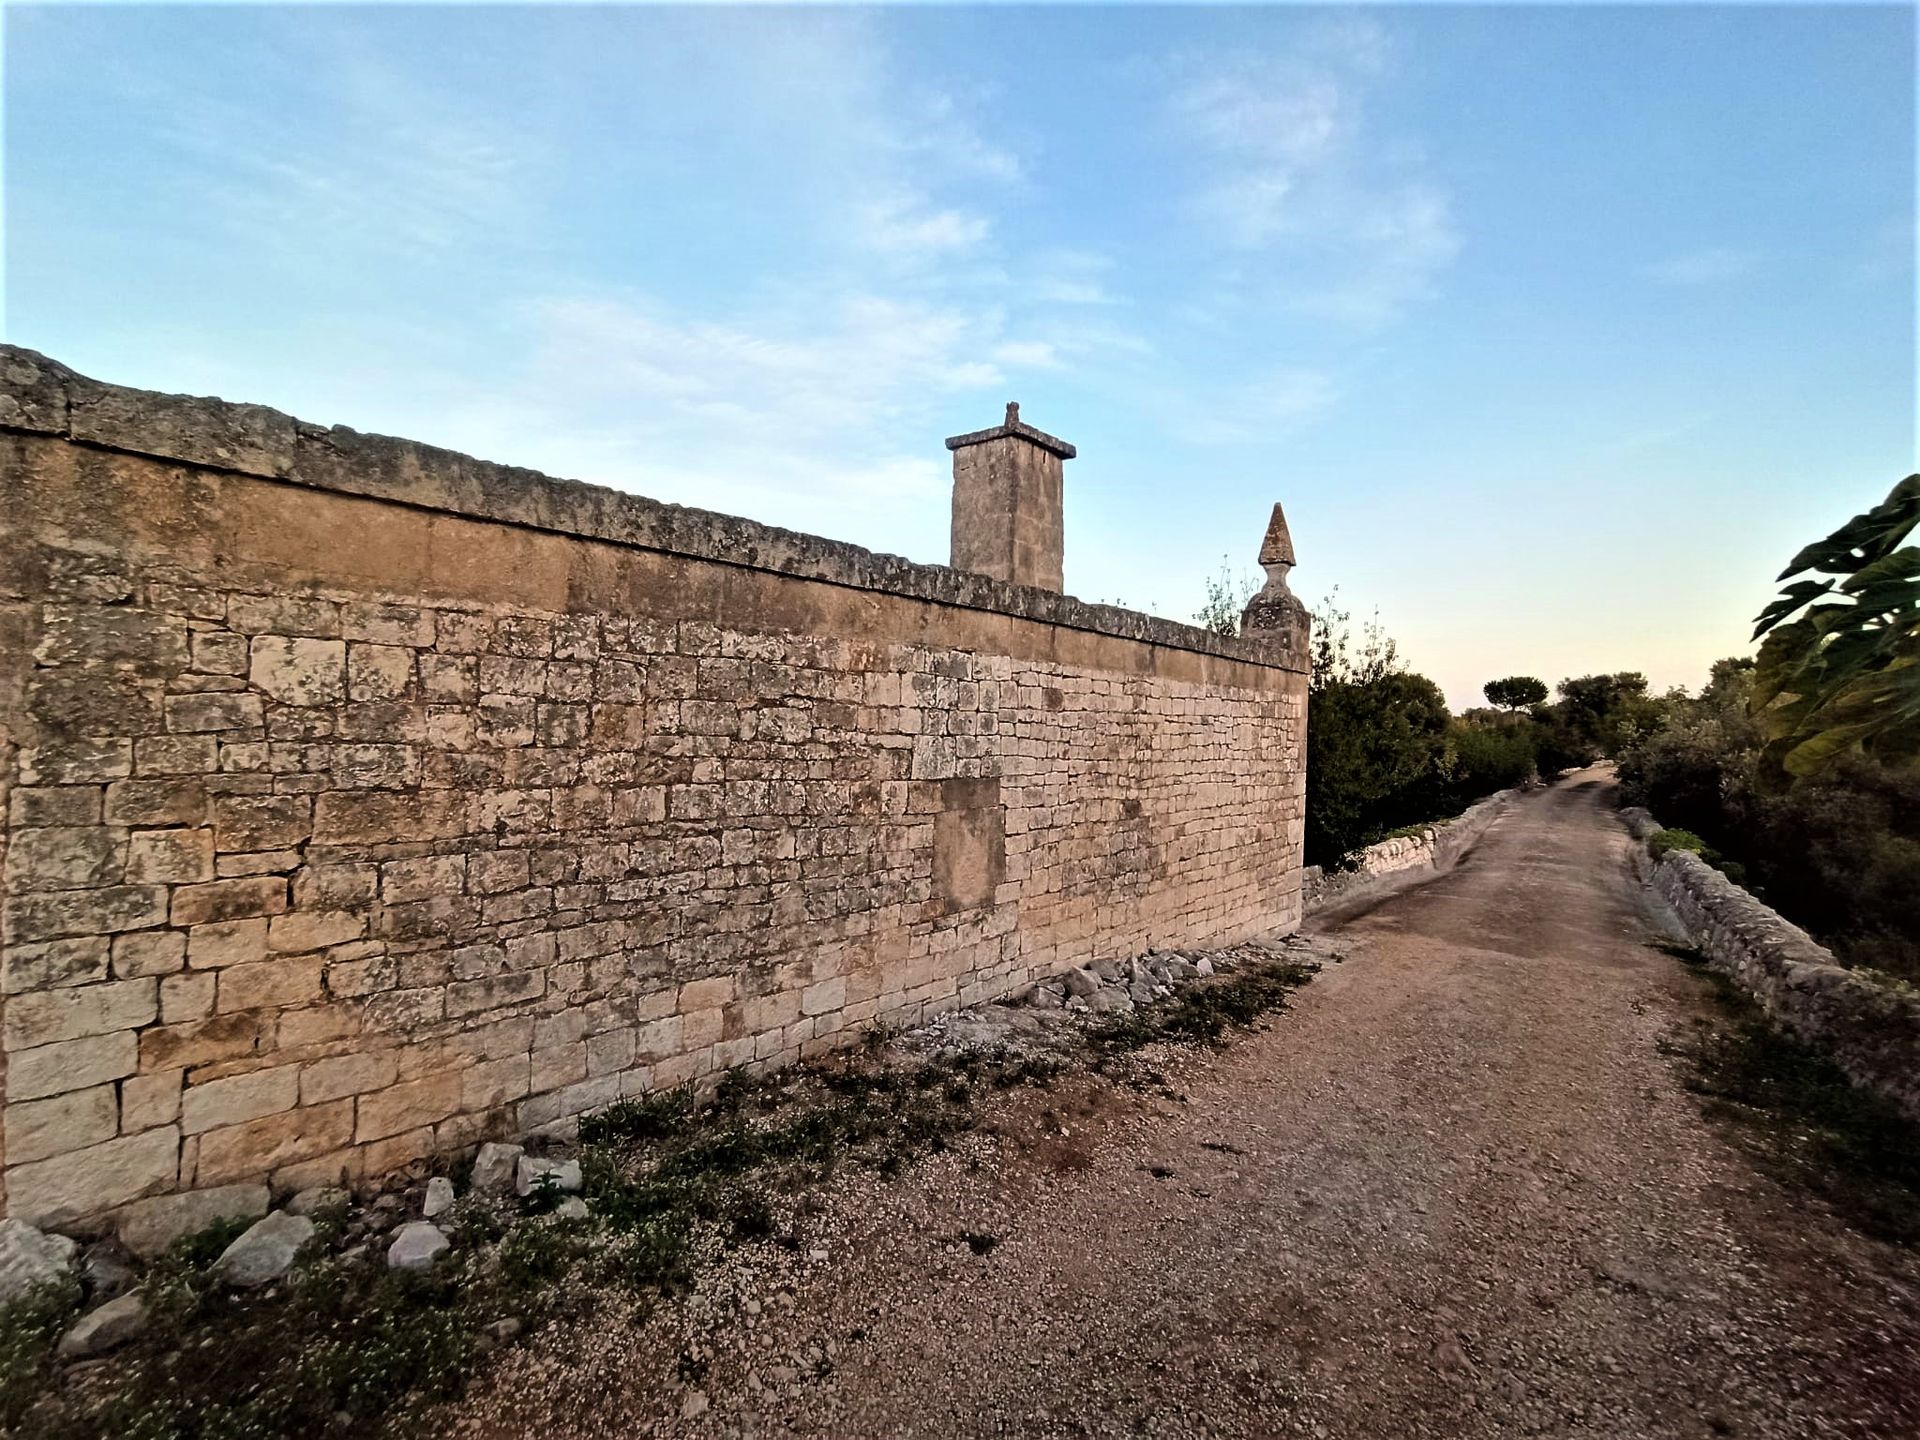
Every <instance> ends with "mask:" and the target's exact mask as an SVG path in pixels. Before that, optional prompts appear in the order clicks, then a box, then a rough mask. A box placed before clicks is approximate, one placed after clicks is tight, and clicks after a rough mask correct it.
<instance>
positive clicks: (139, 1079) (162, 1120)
mask: <svg viewBox="0 0 1920 1440" xmlns="http://www.w3.org/2000/svg"><path fill="white" fill-rule="evenodd" d="M185 1073H186V1072H184V1071H181V1070H162V1071H159V1072H157V1073H155V1074H152V1075H129V1076H128V1077H127V1078H126V1079H125V1080H122V1081H121V1082H120V1131H121V1133H122V1134H124V1135H131V1134H134V1133H135V1132H136V1131H140V1130H151V1129H153V1128H154V1127H155V1126H156V1125H171V1124H173V1123H174V1122H175V1121H176V1120H178V1119H179V1118H180V1092H181V1084H182V1081H183V1080H184V1078H185Z"/></svg>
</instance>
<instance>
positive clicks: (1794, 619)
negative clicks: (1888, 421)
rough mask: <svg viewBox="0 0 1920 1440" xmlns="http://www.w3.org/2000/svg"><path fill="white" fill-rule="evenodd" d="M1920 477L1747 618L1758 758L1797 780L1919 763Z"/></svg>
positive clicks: (1798, 561)
mask: <svg viewBox="0 0 1920 1440" xmlns="http://www.w3.org/2000/svg"><path fill="white" fill-rule="evenodd" d="M1916 524H1920V475H1909V476H1908V477H1907V478H1906V479H1904V480H1902V481H1901V482H1900V483H1899V484H1898V485H1895V486H1894V487H1893V490H1892V491H1891V493H1889V494H1888V496H1887V498H1886V499H1885V500H1883V501H1881V502H1880V504H1878V505H1876V506H1874V507H1873V508H1872V509H1871V510H1867V511H1865V512H1863V513H1861V514H1859V515H1856V516H1854V517H1853V519H1851V520H1849V521H1848V522H1847V523H1846V524H1845V525H1842V526H1841V527H1840V528H1839V529H1838V530H1836V531H1834V532H1833V533H1832V534H1831V535H1829V536H1827V537H1826V539H1824V540H1819V541H1816V542H1815V543H1814V544H1812V545H1809V546H1807V548H1806V549H1804V550H1802V551H1801V552H1800V553H1799V554H1798V555H1796V556H1794V557H1793V561H1792V563H1790V564H1789V565H1788V566H1787V568H1786V569H1785V570H1782V571H1781V572H1780V576H1779V578H1780V579H1781V580H1783V581H1785V580H1791V579H1793V577H1794V576H1795V575H1800V574H1803V573H1806V572H1808V571H1812V572H1814V573H1815V574H1819V575H1824V576H1828V577H1830V578H1828V579H1824V580H1813V579H1808V580H1797V581H1794V583H1793V584H1791V585H1787V586H1786V587H1785V588H1784V589H1783V590H1782V591H1781V593H1780V595H1779V597H1778V598H1777V599H1775V600H1774V602H1773V603H1772V604H1771V605H1769V606H1767V608H1766V609H1764V610H1762V611H1761V612H1760V614H1759V616H1758V617H1757V618H1756V620H1755V622H1754V631H1753V638H1754V639H1756V640H1759V639H1760V638H1761V637H1762V636H1764V637H1766V638H1765V643H1764V644H1762V645H1761V647H1760V655H1759V659H1758V661H1757V663H1756V664H1755V667H1754V678H1753V699H1752V704H1753V714H1754V718H1755V720H1756V721H1757V722H1758V723H1759V726H1760V730H1761V733H1762V734H1763V735H1764V736H1765V737H1766V739H1767V742H1768V745H1767V753H1768V756H1769V758H1770V759H1771V760H1773V761H1774V762H1776V763H1777V764H1778V765H1779V766H1780V767H1781V768H1782V769H1784V770H1785V771H1786V773H1787V774H1788V775H1790V776H1792V777H1793V778H1794V779H1796V780H1801V779H1806V778H1807V777H1810V776H1814V775H1819V774H1822V773H1824V772H1825V771H1827V770H1829V769H1831V768H1832V767H1833V766H1834V765H1835V764H1836V763H1838V762H1839V761H1840V760H1841V759H1842V758H1843V757H1845V756H1848V755H1864V756H1868V757H1871V758H1873V759H1876V760H1879V761H1882V762H1885V763H1889V764H1904V763H1906V762H1908V761H1911V760H1913V759H1914V758H1915V757H1916V756H1920V546H1914V545H1905V546H1903V545H1902V544H1901V541H1903V540H1905V539H1906V538H1907V536H1908V535H1910V534H1911V533H1912V532H1913V529H1914V526H1915V525H1916Z"/></svg>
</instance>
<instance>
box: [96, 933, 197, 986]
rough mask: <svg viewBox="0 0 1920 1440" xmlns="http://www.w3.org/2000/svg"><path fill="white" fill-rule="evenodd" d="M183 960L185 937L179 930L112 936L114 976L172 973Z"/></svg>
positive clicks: (128, 976)
mask: <svg viewBox="0 0 1920 1440" xmlns="http://www.w3.org/2000/svg"><path fill="white" fill-rule="evenodd" d="M186 963H187V937H186V936H184V935H182V934H181V933H180V932H179V931H178V930H141V931H137V932H135V933H133V934H128V935H116V936H114V938H113V975H114V978H115V979H116V980H137V979H140V978H142V977H144V976H149V975H171V974H173V973H174V972H175V971H177V970H179V969H180V968H181V967H182V966H184V965H185V964H186Z"/></svg>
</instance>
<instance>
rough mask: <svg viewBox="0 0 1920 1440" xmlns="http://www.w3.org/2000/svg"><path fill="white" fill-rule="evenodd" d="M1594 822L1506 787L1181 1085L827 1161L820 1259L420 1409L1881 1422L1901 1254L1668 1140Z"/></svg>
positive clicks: (1894, 1409)
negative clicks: (1455, 861) (927, 1153)
mask: <svg viewBox="0 0 1920 1440" xmlns="http://www.w3.org/2000/svg"><path fill="white" fill-rule="evenodd" d="M1625 843H1626V842H1625V838H1624V835H1623V833H1622V832H1621V831H1620V829H1619V827H1618V825H1617V823H1616V822H1615V821H1614V820H1613V818H1612V817H1611V814H1610V813H1609V811H1608V808H1607V805H1606V795H1605V788H1604V785H1603V783H1602V782H1601V781H1600V780H1599V779H1597V778H1595V777H1594V776H1592V775H1580V776H1574V777H1571V778H1569V779H1568V780H1565V781H1562V782H1561V783H1560V784H1559V785H1558V786H1556V787H1554V788H1553V789H1551V790H1549V791H1546V792H1543V793H1539V794H1536V795H1533V796H1530V797H1528V798H1526V799H1524V800H1523V801H1521V802H1520V803H1519V804H1517V805H1516V806H1515V807H1514V808H1513V809H1512V810H1511V811H1510V812H1509V813H1508V814H1506V815H1505V816H1503V817H1502V818H1501V819H1500V820H1498V821H1497V822H1496V823H1495V825H1494V826H1493V828H1492V829H1491V830H1490V831H1489V833H1488V834H1487V836H1486V838H1485V839H1484V840H1483V841H1482V842H1481V844H1480V845H1479V846H1478V847H1477V848H1476V850H1475V851H1474V852H1473V853H1472V854H1471V855H1470V856H1469V857H1468V858H1467V860H1466V861H1465V863H1463V864H1462V865H1461V866H1460V867H1459V868H1458V869H1456V870H1454V871H1453V872H1451V873H1449V874H1447V875H1445V876H1443V877H1441V878H1439V879H1437V880H1435V881H1433V882H1432V883H1430V884H1427V885H1426V886H1424V887H1422V888H1420V889H1417V890H1414V891H1411V892H1408V893H1405V894H1402V895H1399V896H1397V897H1396V898H1393V899H1391V900H1388V901H1386V902H1385V903H1383V904H1381V905H1380V906H1378V908H1376V909H1374V910H1372V911H1371V912H1370V913H1367V914H1364V915H1362V916H1360V917H1358V918H1356V919H1353V920H1350V921H1348V922H1346V923H1345V924H1343V925H1341V926H1339V927H1338V928H1337V934H1338V936H1339V938H1340V939H1341V940H1342V942H1343V943H1345V945H1346V947H1347V949H1348V951H1349V956H1348V958H1347V959H1346V961H1345V962H1344V963H1342V964H1340V965H1338V966H1333V967H1329V969H1328V970H1327V971H1326V973H1324V974H1323V975H1321V976H1320V977H1319V978H1318V979H1316V980H1315V981H1314V982H1313V983H1312V984H1311V985H1309V986H1308V987H1307V988H1306V989H1305V990H1303V991H1302V992H1300V994H1299V996H1298V997H1297V1000H1296V1003H1295V1008H1294V1009H1293V1010H1292V1011H1291V1012H1290V1013H1288V1014H1286V1015H1284V1016H1281V1017H1280V1018H1279V1019H1278V1020H1277V1021H1276V1022H1275V1023H1274V1024H1273V1025H1272V1026H1271V1028H1270V1029H1268V1030H1267V1031H1265V1032H1264V1033H1261V1034H1259V1035H1256V1036H1252V1037H1248V1038H1245V1039H1242V1040H1240V1041H1237V1042H1235V1044H1234V1045H1233V1046H1232V1047H1231V1048H1230V1049H1228V1050H1226V1051H1224V1052H1218V1053H1202V1054H1198V1055H1195V1056H1193V1057H1191V1058H1189V1059H1185V1060H1182V1061H1181V1062H1179V1064H1178V1067H1177V1068H1176V1069H1175V1070H1174V1071H1172V1072H1171V1073H1170V1076H1169V1079H1170V1081H1171V1084H1172V1087H1173V1089H1174V1090H1176V1091H1178V1092H1180V1095H1181V1097H1182V1098H1181V1099H1180V1100H1172V1099H1167V1098H1157V1099H1149V1098H1144V1097H1135V1096H1132V1095H1128V1094H1121V1095H1119V1096H1115V1095H1114V1094H1113V1092H1111V1091H1109V1092H1105V1093H1104V1098H1103V1097H1102V1095H1100V1094H1096V1093H1095V1092H1092V1091H1087V1092H1080V1098H1079V1099H1078V1100H1077V1101H1076V1100H1075V1098H1074V1096H1072V1095H1069V1096H1064V1097H1063V1096H1045V1095H1036V1096H1033V1097H1029V1098H1028V1099H1025V1100H1020V1101H1015V1102H1011V1103H1010V1105H1009V1107H1008V1114H1007V1116H1006V1117H1005V1119H1004V1123H1003V1124H1002V1125H1001V1126H1000V1129H1001V1131H1002V1134H1001V1137H1000V1138H999V1139H998V1140H997V1141H994V1142H992V1144H991V1147H990V1148H991V1152H992V1153H991V1154H990V1155H988V1156H987V1157H986V1158H985V1159H984V1161H983V1160H982V1159H981V1157H980V1155H979V1154H978V1153H976V1154H975V1155H974V1156H973V1157H972V1162H971V1163H970V1161H969V1160H968V1159H967V1158H966V1157H962V1156H949V1157H940V1158H938V1159H936V1160H934V1161H932V1162H929V1163H928V1164H926V1165H924V1166H921V1167H919V1168H917V1169H916V1170H914V1171H913V1172H911V1173H910V1174H909V1175H908V1176H906V1177H905V1178H904V1179H902V1180H900V1181H896V1182H892V1183H886V1182H882V1181H879V1180H873V1179H862V1180H856V1181H851V1182H849V1183H848V1184H847V1185H845V1186H844V1187H843V1188H841V1189H839V1190H837V1191H836V1192H835V1194H834V1195H833V1196H832V1197H831V1199H830V1201H829V1206H828V1209H827V1211H826V1212H825V1213H824V1214H823V1215H822V1216H821V1217H820V1218H819V1221H818V1225H817V1230H816V1231H815V1234H816V1235H817V1237H818V1238H815V1239H812V1240H810V1242H809V1244H810V1245H813V1246H817V1247H818V1248H817V1249H813V1250H811V1251H810V1252H808V1253H803V1254H802V1255H800V1256H798V1257H794V1259H793V1260H792V1261H791V1262H788V1261H785V1260H782V1259H779V1258H774V1259H768V1260H764V1261H760V1260H750V1261H749V1262H748V1263H747V1264H746V1265H745V1266H744V1267H743V1268H741V1269H740V1270H738V1271H737V1272H736V1273H735V1274H733V1275H731V1276H723V1277H720V1278H719V1279H718V1280H716V1281H715V1282H714V1283H713V1284H711V1285H704V1286H703V1287H702V1290H701V1292H700V1293H699V1294H697V1295H696V1296H695V1297H694V1298H693V1299H692V1300H691V1301H690V1302H687V1303H685V1304H678V1305H673V1306H668V1307H664V1308H663V1310H662V1311H661V1312H660V1313H659V1314H657V1315H656V1316H655V1317H654V1318H653V1319H651V1320H649V1321H647V1322H646V1323H644V1324H641V1325H636V1326H633V1327H622V1326H620V1325H618V1324H613V1323H607V1322H604V1321H603V1322H596V1323H594V1324H592V1325H585V1326H580V1327H577V1328H576V1329H575V1330H574V1331H572V1332H565V1331H563V1332H560V1334H559V1335H558V1336H556V1338H555V1339H553V1340H551V1341H543V1342H541V1343H540V1344H537V1345H534V1346H532V1347H529V1348H528V1349H527V1350H526V1351H525V1352H523V1353H519V1354H515V1355H513V1356H511V1357H509V1358H507V1359H506V1360H505V1361H504V1363H503V1364H502V1365H500V1366H499V1367H497V1370H496V1374H495V1375H494V1376H493V1377H492V1378H491V1379H490V1380H489V1381H488V1382H487V1383H486V1384H485V1385H483V1386H482V1387H481V1389H480V1390H479V1391H478V1392H477V1393H475V1394H473V1395H471V1396H470V1397H469V1398H468V1399H467V1400H466V1401H465V1402H463V1403H462V1404H461V1406H460V1407H459V1408H458V1411H457V1414H456V1415H455V1416H454V1417H452V1419H451V1421H450V1427H451V1428H452V1429H453V1430H455V1431H456V1432H458V1433H467V1434H485V1435H509V1434H514V1435H520V1434H569V1435H571V1434H580V1435H620V1436H629V1435H640V1434H672V1435H676V1436H680V1435H684V1436H690V1437H691V1436H705V1435H764V1436H785V1435H807V1436H833V1437H868V1436H871V1437H880V1436H928V1437H931V1436H985V1435H1016V1436H1054V1435H1062V1436H1065V1435H1087V1436H1096V1435H1097V1436H1110V1435H1148V1436H1190V1435H1191V1436H1201V1435H1209V1436H1269V1435H1271V1436H1313V1437H1339V1440H1399V1437H1414V1436H1446V1437H1492V1436H1507V1435H1550V1436H1593V1437H1602V1436H1604V1437H1610V1440H1638V1437H1666V1436H1687V1437H1692V1436H1715V1435H1737V1436H1750V1437H1761V1436H1765V1437H1780V1440H1788V1437H1792V1440H1805V1437H1815V1436H1858V1437H1864V1436H1875V1437H1894V1436H1904V1437H1913V1436H1920V1270H1916V1267H1915V1266H1914V1264H1913V1262H1912V1260H1911V1257H1909V1256H1907V1255H1906V1254H1904V1253H1902V1252H1897V1251H1893V1250H1890V1249H1888V1248H1887V1247H1884V1246H1881V1245H1879V1244H1877V1243H1876V1242H1872V1241H1869V1240H1866V1239H1864V1238H1862V1237H1861V1236H1859V1235H1857V1234H1855V1233H1854V1232H1852V1231H1850V1230H1848V1229H1847V1228H1846V1227H1845V1226H1844V1225H1842V1224H1841V1223H1840V1222H1839V1221H1838V1220H1836V1219H1834V1218H1832V1217H1831V1216H1829V1215H1826V1214H1824V1213H1822V1212H1820V1211H1819V1210H1818V1209H1817V1208H1814V1207H1813V1205H1812V1202H1810V1201H1808V1200H1807V1199H1806V1198H1805V1197H1804V1196H1801V1195H1797V1194H1795V1193H1791V1192H1788V1191H1785V1190H1782V1189H1781V1188H1779V1187H1778V1186H1777V1185H1776V1184H1775V1183H1774V1182H1772V1181H1771V1180H1769V1179H1767V1178H1765V1177H1764V1176H1762V1175H1761V1174H1759V1173H1758V1172H1756V1171H1755V1170H1754V1169H1753V1167H1752V1166H1751V1165H1750V1164H1749V1163H1748V1162H1747V1161H1746V1160H1745V1159H1744V1158H1743V1157H1742V1156H1741V1155H1740V1154H1739V1153H1738V1152H1737V1151H1735V1150H1734V1149H1732V1148H1731V1147H1730V1145H1729V1144H1728V1143H1727V1141H1726V1140H1725V1139H1724V1138H1722V1137H1721V1136H1720V1135H1719V1134H1718V1133H1717V1132H1716V1131H1715V1129H1714V1128H1712V1126H1711V1125H1709V1124H1708V1123H1707V1122H1706V1121H1705V1120H1703V1118H1702V1116H1701V1113H1700V1109H1699V1106H1698V1104H1697V1103H1696V1102H1695V1100H1694V1099H1693V1098H1692V1097H1691V1096H1690V1095H1689V1094H1688V1093H1687V1092H1686V1091H1685V1090H1684V1089H1683V1088H1682V1086H1681V1084H1680V1079H1679V1073H1678V1071H1677V1069H1676V1064H1677V1062H1676V1061H1674V1060H1673V1059H1671V1058H1669V1057H1668V1056H1666V1055H1664V1054H1663V1053H1662V1052H1661V1050H1660V1047H1659V1042H1660V1040H1661V1039H1662V1037H1663V1036H1670V1035H1671V1034H1673V1033H1674V1031H1675V1030H1676V1029H1677V1028H1679V1027H1682V1026H1684V1025H1685V1023H1686V1018H1687V1016H1688V1015H1690V1014H1692V1013H1694V1012H1695V1010H1696V1008H1697V1007H1698V1006H1699V1004H1700V1003H1701V1002H1700V997H1699V994H1698V991H1699V985H1698V982H1697V981H1696V980H1695V979H1694V978H1693V977H1691V976H1690V975H1688V974H1687V973H1686V972H1685V970H1684V968H1683V967H1682V966H1681V965H1680V964H1679V963H1678V962H1677V961H1675V960H1673V959H1672V958H1671V957H1669V956H1668V955H1666V954H1664V953H1662V952H1661V951H1659V950H1657V949H1655V948H1653V947H1651V946H1650V945H1649V944H1648V943H1647V941H1648V939H1649V931H1648V928H1647V925H1646V922H1645V921H1644V919H1643V918H1642V916H1641V913H1640V910H1639V905H1638V900H1637V895H1636V892H1635V890H1634V887H1633V886H1632V884H1631V881H1630V880H1629V878H1628V875H1627V871H1626V860H1625V855H1626V850H1625ZM1088 1106H1090V1107H1091V1113H1082V1110H1083V1109H1084V1108H1086V1107H1088ZM1049 1107H1050V1108H1049ZM1063 1129H1064V1132H1065V1133H1061V1132H1062V1130H1063ZM963 1233H970V1234H972V1235H974V1236H975V1237H976V1238H975V1242H974V1245H972V1246H969V1245H968V1244H967V1243H965V1242H963V1241H962V1240H961V1239H960V1237H961V1236H962V1234H963ZM983 1237H995V1238H996V1239H997V1243H992V1244H991V1248H988V1249H986V1253H984V1254H978V1255H976V1254H975V1253H974V1250H975V1248H985V1247H986V1246H987V1244H988V1243H989V1242H988V1241H987V1240H986V1239H984V1238H983ZM782 1266H785V1267H786V1268H784V1269H783V1268H781V1267H782Z"/></svg>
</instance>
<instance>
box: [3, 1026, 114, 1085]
mask: <svg viewBox="0 0 1920 1440" xmlns="http://www.w3.org/2000/svg"><path fill="white" fill-rule="evenodd" d="M139 1063H140V1052H139V1042H138V1041H137V1040H136V1039H135V1038H134V1033H133V1031H131V1030H121V1031H116V1032H115V1033H113V1034H110V1035H91V1036H88V1037H86V1038H84V1039H80V1040H65V1041H61V1042H59V1043H57V1044H53V1045H41V1046H37V1047H35V1048H34V1049H31V1050H16V1051H14V1052H13V1053H12V1054H11V1055H9V1056H7V1088H6V1098H7V1100H8V1101H9V1102H10V1103H18V1102H19V1101H22V1100H36V1099H39V1098H41V1097H43V1096H47V1095H60V1094H64V1093H66V1092H67V1091H70V1090H82V1089H86V1088H87V1087H89V1086H93V1085H99V1084H102V1083H104V1082H106V1081H109V1080H118V1079H119V1078H120V1077H121V1076H123V1075H131V1074H133V1072H134V1071H135V1070H136V1069H137V1068H138V1067H139Z"/></svg>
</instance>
